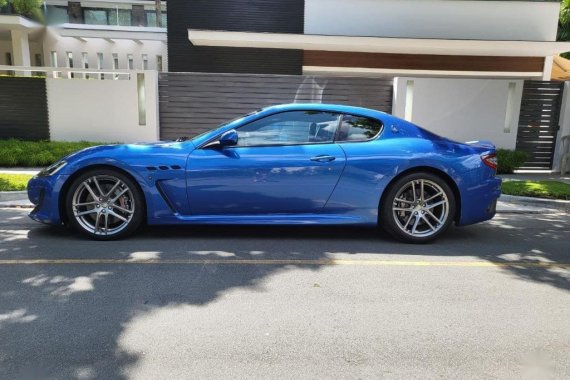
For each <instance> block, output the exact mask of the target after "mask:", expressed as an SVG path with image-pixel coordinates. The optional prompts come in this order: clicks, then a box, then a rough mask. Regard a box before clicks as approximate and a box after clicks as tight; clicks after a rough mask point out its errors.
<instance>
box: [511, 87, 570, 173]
mask: <svg viewBox="0 0 570 380" xmlns="http://www.w3.org/2000/svg"><path fill="white" fill-rule="evenodd" d="M562 91H563V85H562V84H561V83H560V82H543V81H525V83H524V87H523V97H522V102H521V111H520V116H519V128H518V133H517V145H516V149H517V150H521V151H524V152H526V153H527V154H528V159H527V162H525V163H524V164H523V166H522V167H521V169H540V170H544V169H551V168H552V160H553V157H554V148H555V144H556V135H557V133H558V128H559V127H558V123H559V119H560V105H561V104H560V103H561V100H562ZM530 125H532V126H530Z"/></svg>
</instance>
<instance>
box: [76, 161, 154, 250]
mask: <svg viewBox="0 0 570 380" xmlns="http://www.w3.org/2000/svg"><path fill="white" fill-rule="evenodd" d="M65 205H66V212H67V219H68V221H69V224H70V225H71V226H72V227H73V228H75V229H76V230H78V231H79V232H81V233H83V234H85V235H87V236H89V237H91V238H93V239H96V240H115V239H120V238H123V237H126V236H128V235H130V234H132V233H133V232H134V231H136V230H137V228H138V227H139V226H140V225H141V223H142V221H143V218H144V200H143V196H142V194H141V192H140V190H139V188H138V187H137V185H136V183H135V182H134V181H133V180H132V179H131V178H130V177H128V176H127V175H125V174H123V173H121V172H119V171H116V170H112V169H96V170H92V171H89V172H86V173H84V174H82V175H80V176H79V177H77V178H76V179H75V180H74V181H73V183H72V184H71V186H70V187H69V190H68V192H67V194H66V204H65Z"/></svg>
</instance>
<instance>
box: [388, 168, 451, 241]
mask: <svg viewBox="0 0 570 380" xmlns="http://www.w3.org/2000/svg"><path fill="white" fill-rule="evenodd" d="M449 208H450V207H449V199H448V197H447V195H446V193H445V191H444V190H443V188H442V187H441V186H439V185H438V184H437V183H435V182H433V181H430V180H426V179H414V180H412V181H410V182H407V183H406V184H404V185H403V186H402V187H401V188H400V189H399V190H398V191H397V192H396V196H395V197H394V201H393V203H392V214H393V217H394V221H395V222H396V225H397V226H398V228H399V229H400V230H401V231H402V232H404V233H405V234H407V235H409V236H413V237H429V236H432V235H434V234H436V233H437V232H438V231H440V230H441V229H442V228H443V227H444V226H445V224H446V221H447V219H448V217H449Z"/></svg>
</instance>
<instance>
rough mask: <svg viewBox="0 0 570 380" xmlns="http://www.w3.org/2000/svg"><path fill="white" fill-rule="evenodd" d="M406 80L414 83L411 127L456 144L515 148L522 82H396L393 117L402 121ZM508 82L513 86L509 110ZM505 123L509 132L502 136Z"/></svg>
mask: <svg viewBox="0 0 570 380" xmlns="http://www.w3.org/2000/svg"><path fill="white" fill-rule="evenodd" d="M408 80H412V81H413V102H412V113H411V115H412V118H411V121H412V122H413V123H415V124H418V125H419V126H421V127H424V128H425V129H427V130H429V131H432V132H434V133H436V134H438V135H441V136H445V137H448V138H451V139H453V140H457V141H471V140H491V141H493V143H495V145H496V146H497V147H499V148H506V149H514V148H515V145H516V136H517V125H518V118H519V110H520V104H521V98H522V88H523V81H522V80H497V79H444V78H397V79H396V82H395V85H394V86H395V87H394V104H393V114H394V115H395V116H398V117H401V118H404V116H405V107H406V93H407V82H408ZM511 82H514V83H516V85H515V90H514V93H513V96H512V100H511V103H510V104H511V107H510V109H508V108H509V107H508V106H507V99H508V93H509V83H511ZM506 120H509V121H510V123H509V127H510V132H505V123H506Z"/></svg>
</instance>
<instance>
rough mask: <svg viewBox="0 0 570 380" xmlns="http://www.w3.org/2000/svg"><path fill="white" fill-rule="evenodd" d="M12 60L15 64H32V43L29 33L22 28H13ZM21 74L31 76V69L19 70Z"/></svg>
mask: <svg viewBox="0 0 570 380" xmlns="http://www.w3.org/2000/svg"><path fill="white" fill-rule="evenodd" d="M10 34H11V35H12V62H13V64H14V66H28V67H29V66H31V64H30V43H29V41H28V33H26V32H25V31H22V30H12V31H11V32H10ZM19 75H24V76H31V75H32V73H31V71H24V72H19Z"/></svg>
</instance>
